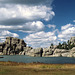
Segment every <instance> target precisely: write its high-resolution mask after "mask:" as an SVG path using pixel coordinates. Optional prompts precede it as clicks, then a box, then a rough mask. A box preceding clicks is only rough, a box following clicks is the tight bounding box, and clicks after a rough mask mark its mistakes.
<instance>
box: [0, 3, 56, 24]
mask: <svg viewBox="0 0 75 75" xmlns="http://www.w3.org/2000/svg"><path fill="white" fill-rule="evenodd" d="M54 15H55V13H54V12H53V11H52V8H51V7H47V6H42V5H41V6H40V5H39V6H27V5H8V4H7V5H6V6H5V7H2V8H0V22H2V21H3V22H4V21H7V19H8V23H10V20H12V21H13V19H15V20H16V21H17V20H19V19H24V20H27V21H30V20H31V21H33V20H40V19H44V20H46V21H48V20H50V19H52V17H53V16H54ZM22 22H23V21H22ZM11 23H12V22H11ZM12 25H13V24H12Z"/></svg>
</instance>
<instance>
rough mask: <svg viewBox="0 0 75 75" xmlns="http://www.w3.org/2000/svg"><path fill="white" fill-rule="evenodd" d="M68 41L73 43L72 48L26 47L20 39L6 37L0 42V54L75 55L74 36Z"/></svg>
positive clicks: (34, 55) (35, 55)
mask: <svg viewBox="0 0 75 75" xmlns="http://www.w3.org/2000/svg"><path fill="white" fill-rule="evenodd" d="M69 42H70V43H71V44H74V47H73V48H72V49H69V50H67V49H58V48H57V45H56V46H55V45H53V46H50V47H48V48H35V49H33V48H32V47H27V46H26V43H25V42H24V40H22V39H18V38H13V37H7V38H6V40H5V42H4V43H0V55H28V56H33V57H75V37H72V38H71V39H70V40H69Z"/></svg>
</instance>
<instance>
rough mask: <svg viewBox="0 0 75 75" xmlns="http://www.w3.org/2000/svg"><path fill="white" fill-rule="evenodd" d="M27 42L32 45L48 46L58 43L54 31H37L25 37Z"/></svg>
mask: <svg viewBox="0 0 75 75" xmlns="http://www.w3.org/2000/svg"><path fill="white" fill-rule="evenodd" d="M24 40H25V42H26V43H27V44H28V45H31V46H32V47H48V46H50V44H51V43H54V44H56V43H57V42H56V41H57V37H56V35H55V31H54V32H44V31H41V32H37V33H33V34H29V35H28V36H26V37H25V38H24Z"/></svg>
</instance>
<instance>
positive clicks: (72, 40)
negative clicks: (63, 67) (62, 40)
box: [70, 36, 75, 45]
mask: <svg viewBox="0 0 75 75" xmlns="http://www.w3.org/2000/svg"><path fill="white" fill-rule="evenodd" d="M70 42H71V44H73V43H74V45H75V36H74V37H71V39H70Z"/></svg>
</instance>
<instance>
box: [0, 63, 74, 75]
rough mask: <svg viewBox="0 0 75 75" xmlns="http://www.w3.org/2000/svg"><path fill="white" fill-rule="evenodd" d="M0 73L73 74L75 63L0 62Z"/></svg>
mask: <svg viewBox="0 0 75 75" xmlns="http://www.w3.org/2000/svg"><path fill="white" fill-rule="evenodd" d="M0 75H75V64H42V63H29V64H25V63H16V62H0Z"/></svg>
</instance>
